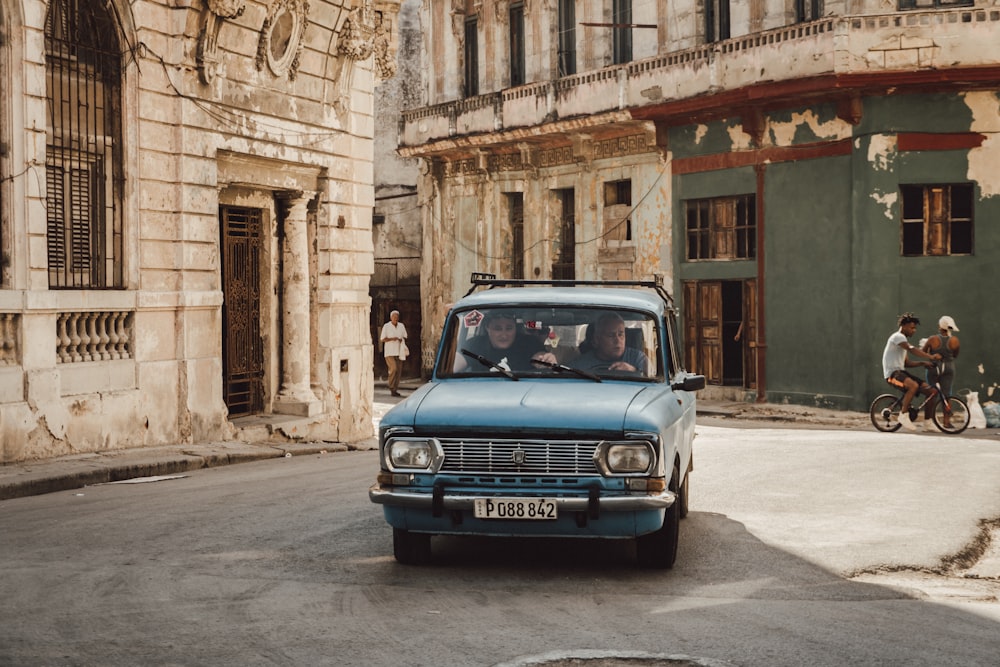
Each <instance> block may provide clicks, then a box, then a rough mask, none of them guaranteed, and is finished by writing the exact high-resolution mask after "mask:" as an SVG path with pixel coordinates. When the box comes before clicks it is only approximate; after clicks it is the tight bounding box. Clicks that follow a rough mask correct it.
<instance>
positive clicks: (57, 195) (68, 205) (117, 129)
mask: <svg viewBox="0 0 1000 667" xmlns="http://www.w3.org/2000/svg"><path fill="white" fill-rule="evenodd" d="M45 66H46V67H45V73H46V94H47V102H48V127H47V139H48V141H47V146H46V155H45V173H46V179H47V180H46V196H45V205H46V222H47V227H46V230H47V247H48V271H49V287H50V288H55V289H103V288H120V287H122V286H123V284H122V203H121V202H122V190H123V185H124V170H123V169H122V147H121V144H122V142H121V89H122V76H121V71H122V58H121V48H120V44H119V40H118V29H117V24H116V23H115V21H114V20H113V18H112V17H111V16H110V14H109V13H108V10H107V8H106V6H105V5H103V4H102V3H96V2H87V1H86V0H53V1H52V4H51V5H50V7H49V11H48V14H47V16H46V20H45Z"/></svg>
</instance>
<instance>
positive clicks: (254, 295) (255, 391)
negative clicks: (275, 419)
mask: <svg viewBox="0 0 1000 667" xmlns="http://www.w3.org/2000/svg"><path fill="white" fill-rule="evenodd" d="M262 218H263V215H262V213H261V211H260V209H251V208H242V207H238V206H224V207H222V208H220V210H219V225H220V229H221V236H222V242H221V248H222V293H223V298H224V301H223V304H222V374H223V381H222V395H223V399H224V400H225V402H226V406H228V408H229V416H230V418H232V417H243V416H247V415H254V414H259V413H261V412H263V410H264V345H263V341H262V340H261V335H260V327H261V321H260V289H261V285H260V255H261V248H262V246H263V223H262Z"/></svg>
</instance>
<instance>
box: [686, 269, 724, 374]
mask: <svg viewBox="0 0 1000 667" xmlns="http://www.w3.org/2000/svg"><path fill="white" fill-rule="evenodd" d="M684 329H685V336H684V341H685V343H684V345H685V348H686V350H687V354H686V355H685V356H686V357H687V358H686V360H685V361H686V364H687V366H688V369H689V370H691V371H693V372H695V373H700V374H701V375H704V376H705V379H706V380H707V381H708V382H709V383H710V384H722V282H721V281H718V280H700V281H691V282H686V283H684Z"/></svg>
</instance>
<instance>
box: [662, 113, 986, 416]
mask: <svg viewBox="0 0 1000 667" xmlns="http://www.w3.org/2000/svg"><path fill="white" fill-rule="evenodd" d="M998 107H1000V103H998ZM799 112H801V110H795V111H794V112H793V111H786V112H780V113H775V114H773V116H772V120H773V121H775V122H781V123H788V122H789V120H790V119H792V118H794V117H796V116H795V114H798V113H799ZM814 114H815V116H816V117H817V118H819V119H820V120H821V121H823V120H826V119H829V118H831V114H832V110H831V109H829V108H826V107H824V108H817V109H816V110H814ZM973 122H974V119H973V114H972V113H971V111H970V109H969V106H968V105H967V104H966V103H965V102H964V101H963V99H962V97H961V96H958V95H925V96H906V97H897V98H875V99H867V100H865V101H864V114H863V117H862V121H861V123H860V124H859V125H858V126H856V127H855V128H853V141H852V153H851V155H849V156H846V157H832V158H819V159H812V160H800V161H796V162H781V163H774V164H768V165H766V166H765V179H764V220H763V225H764V231H765V242H764V259H763V261H764V283H763V289H762V290H761V293H760V294H761V298H762V299H763V300H764V306H765V309H766V321H765V328H764V336H765V342H766V345H767V348H766V373H767V375H766V386H767V400H768V401H771V402H782V401H788V402H793V403H801V404H808V405H830V406H834V407H840V408H848V409H854V410H866V409H867V406H868V403H869V402H870V400H871V399H872V398H873V397H874V396H875V395H876V394H878V393H881V392H883V391H884V390H885V389H887V387H886V385H885V383H884V381H883V379H882V369H881V359H882V350H883V348H884V346H885V341H886V339H887V338H888V337H889V335H890V334H891V333H892V332H893V331H894V330H895V329H896V326H895V324H896V318H897V316H898V315H899V314H900V313H902V312H904V311H913V312H915V313H917V315H919V316H920V317H921V318H922V325H921V327H920V328H919V329H918V332H917V335H916V336H914V338H913V340H912V342H913V343H914V344H916V343H917V342H918V341H919V339H920V338H922V337H925V336H927V335H930V334H932V333H934V332H935V329H936V323H937V319H938V317H939V316H940V315H942V314H947V315H951V316H952V317H954V318H955V320H956V322H957V323H958V326H959V327H960V329H961V332H960V338H961V341H962V354H961V356H960V358H959V361H958V371H957V377H956V384H955V386H956V387H957V388H970V389H972V390H974V391H978V392H979V396H980V400H981V401H987V400H996V401H1000V341H995V340H994V336H991V335H990V334H991V333H992V332H993V330H994V329H995V328H996V324H997V323H998V320H1000V317H998V313H997V311H998V306H997V305H998V303H1000V269H998V266H1000V197H983V196H982V194H981V193H982V190H983V188H982V187H981V186H980V184H979V183H977V182H976V178H975V175H973V177H970V173H969V172H970V166H969V159H968V154H969V151H967V150H949V151H918V152H913V151H909V152H905V153H900V152H899V151H898V150H897V146H896V135H897V134H898V133H900V132H927V133H948V132H954V133H967V132H969V131H970V127H971V124H972V123H973ZM736 126H738V123H737V125H736ZM733 127H734V124H733V123H732V122H730V121H726V122H719V123H714V124H709V125H707V126H698V127H695V126H690V127H686V128H679V129H677V130H675V131H672V132H671V133H670V137H669V139H670V149H671V152H672V155H673V157H674V158H675V159H678V158H685V157H693V156H705V155H712V154H715V153H719V152H728V151H731V150H733V149H734V146H733V141H732V134H731V130H732V128H733ZM793 136H794V139H793V141H794V143H795V144H799V143H816V142H817V141H818V140H821V139H822V137H816V136H815V133H814V131H813V130H812V129H811V128H808V127H807V126H806V125H805V124H804V123H803V125H802V126H801V127H797V128H795V131H794V135H793ZM741 150H742V149H741ZM973 150H977V149H973ZM979 177H980V178H982V177H989V178H1000V170H998V173H995V174H993V173H989V174H986V175H985V176H983V175H981V176H979ZM967 182H973V183H974V185H975V186H976V187H975V193H976V200H975V202H974V216H975V223H974V224H975V232H974V234H975V237H974V238H975V241H974V247H975V250H974V254H973V255H972V256H954V257H903V256H901V241H900V201H899V187H900V185H902V184H948V183H967ZM994 189H997V188H993V187H990V188H988V190H989V191H992V190H994ZM755 190H756V177H755V174H754V170H753V169H752V168H739V169H723V170H716V171H710V172H704V173H698V174H686V175H681V176H675V177H674V179H673V191H674V201H673V211H674V220H675V221H677V223H678V224H675V225H674V234H675V236H674V240H675V249H676V250H675V262H676V265H677V266H678V267H679V270H678V271H677V274H676V275H677V284H675V286H674V291H675V293H676V294H679V295H682V294H683V291H682V290H681V289H680V282H681V281H683V280H708V279H737V278H750V277H755V276H756V273H757V263H756V262H754V261H736V262H718V261H715V262H687V261H685V251H686V247H685V235H684V216H683V203H684V200H686V199H693V198H702V197H715V196H725V195H732V194H738V193H746V192H754V191H755ZM759 223H760V221H759Z"/></svg>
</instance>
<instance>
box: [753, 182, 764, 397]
mask: <svg viewBox="0 0 1000 667" xmlns="http://www.w3.org/2000/svg"><path fill="white" fill-rule="evenodd" d="M766 171H767V166H766V165H764V164H761V163H757V164H756V165H754V172H756V174H757V204H756V206H757V341H756V343H757V353H756V355H754V356H755V363H756V365H757V402H758V403H766V402H767V370H766V369H767V363H766V361H767V337H766V336H765V335H764V332H765V331H766V330H767V327H766V326H765V325H766V324H767V322H766V320H765V318H764V313H765V308H764V220H765V215H764V174H765V172H766Z"/></svg>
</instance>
